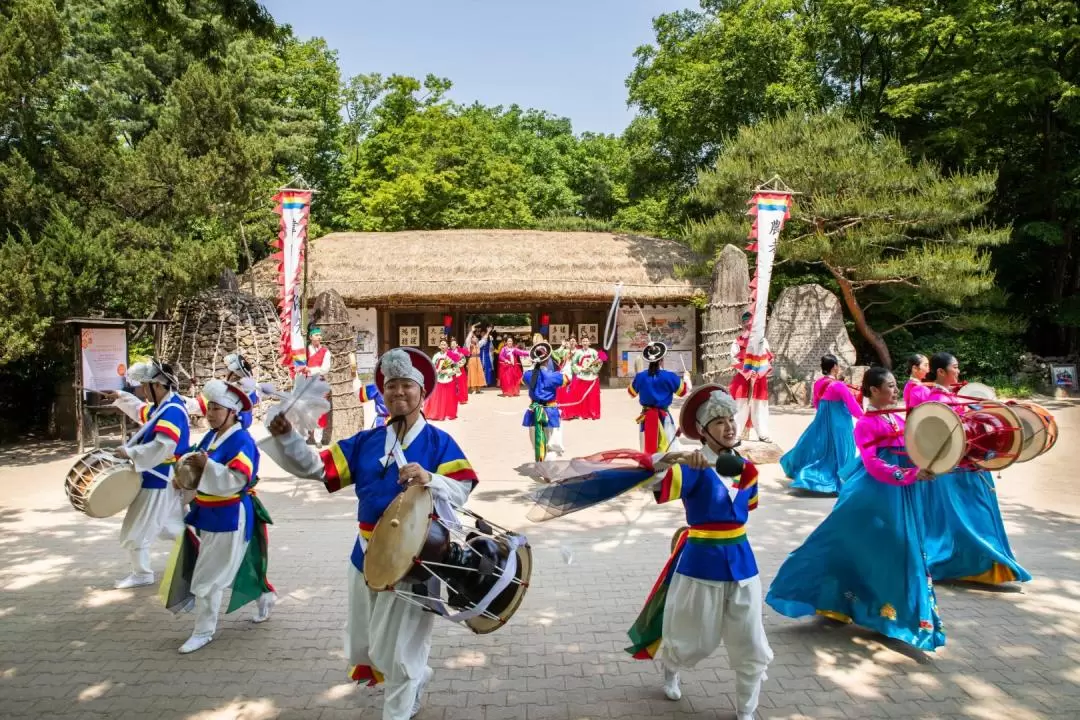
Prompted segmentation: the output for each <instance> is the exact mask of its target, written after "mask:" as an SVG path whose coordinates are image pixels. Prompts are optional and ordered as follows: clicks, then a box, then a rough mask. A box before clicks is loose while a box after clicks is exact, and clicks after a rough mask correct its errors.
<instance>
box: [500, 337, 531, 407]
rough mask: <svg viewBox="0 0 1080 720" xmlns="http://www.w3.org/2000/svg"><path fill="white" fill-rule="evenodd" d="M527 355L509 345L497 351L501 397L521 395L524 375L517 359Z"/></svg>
mask: <svg viewBox="0 0 1080 720" xmlns="http://www.w3.org/2000/svg"><path fill="white" fill-rule="evenodd" d="M528 354H529V353H527V352H525V351H524V350H519V349H517V348H516V347H514V346H513V345H509V344H507V345H503V349H502V350H500V351H499V389H500V390H501V391H502V392H501V394H502V395H503V396H505V397H517V396H518V395H519V394H520V393H521V378H522V377H523V376H524V374H525V373H524V372H523V371H522V369H521V361H520V360H519V359H518V358H522V357H525V356H527V355H528Z"/></svg>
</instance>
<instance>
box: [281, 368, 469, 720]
mask: <svg viewBox="0 0 1080 720" xmlns="http://www.w3.org/2000/svg"><path fill="white" fill-rule="evenodd" d="M375 384H376V385H377V386H378V388H379V390H380V392H382V394H383V397H384V398H385V400H386V405H387V408H388V409H389V411H390V415H391V420H390V423H389V425H387V426H386V427H381V428H375V429H373V430H364V431H361V432H360V433H357V434H356V435H354V436H352V437H350V438H348V439H346V440H342V441H340V442H338V443H335V444H333V445H331V446H330V447H329V448H328V449H326V450H324V451H323V452H322V453H320V454H316V453H315V452H314V451H313V450H312V449H311V448H310V447H309V446H307V445H305V444H304V442H303V439H302V438H301V437H300V436H299V435H298V434H297V433H296V432H295V431H294V430H293V429H292V427H291V425H290V424H289V422H288V421H287V420H286V419H285V417H284V416H283V415H280V414H279V415H276V416H275V417H274V418H273V419H272V420H271V422H270V424H269V429H270V432H271V435H272V437H271V438H268V439H267V440H265V441H263V443H262V447H263V449H264V451H265V452H266V453H267V454H268V455H270V456H271V457H272V458H274V460H275V461H276V462H277V463H278V464H279V465H281V467H282V468H283V469H285V470H286V471H287V472H291V473H293V474H294V475H298V476H301V477H307V478H312V479H316V480H320V481H322V482H323V483H324V484H325V485H326V489H327V490H328V491H330V492H337V491H338V490H341V489H342V488H345V487H348V486H352V487H353V488H354V490H355V491H356V496H357V499H358V500H359V502H358V505H357V518H358V520H359V526H360V534H359V535H358V536H357V539H356V542H355V544H354V545H353V550H352V562H351V565H350V567H349V571H348V587H349V614H348V620H347V623H346V629H345V655H346V658H347V659H348V662H349V664H350V666H351V668H350V671H349V677H350V678H351V679H353V680H356V681H367V682H368V684H369V685H374V684H376V683H378V682H380V681H383V680H385V682H386V693H385V696H384V700H383V714H382V716H383V720H406V719H407V718H410V717H412V716H413V715H415V714H416V713H417V712H419V710H420V703H421V699H422V696H423V691H424V687H425V686H426V685H427V683H428V681H429V680H430V679H431V676H432V675H433V671H432V670H431V668H429V667H428V664H427V662H428V655H429V653H430V651H431V632H432V624H433V621H434V617H435V615H434V614H433V613H430V612H426V611H425V610H423V609H421V608H420V607H418V606H416V605H413V604H411V603H409V602H407V601H406V600H403V599H401V598H400V597H398V596H397V595H395V594H394V593H391V592H375V591H373V590H371V589H369V588H368V587H367V584H366V583H365V582H364V575H363V569H364V551H365V548H366V547H367V538H368V537H370V535H371V532H372V531H373V530H374V528H375V524H376V523H377V522H378V521H379V518H380V517H381V516H382V514H383V512H384V511H385V510H386V508H387V507H388V506H389V505H390V503H391V502H392V501H393V500H394V498H395V497H397V495H398V493H400V492H402V490H403V489H404V487H405V486H407V485H425V486H427V487H429V488H431V490H432V491H433V492H434V493H436V494H437V495H441V496H443V497H445V498H446V499H447V500H449V501H450V502H451V503H452V504H454V505H459V506H461V505H464V504H465V501H466V500H467V499H468V497H469V493H470V492H472V489H473V487H474V486H475V484H476V473H475V472H474V471H473V469H472V466H471V465H470V464H469V461H468V460H467V459H466V458H465V455H464V454H463V453H462V452H461V449H460V448H459V447H458V445H457V443H456V442H454V440H453V438H451V437H450V435H449V434H447V433H446V432H445V431H443V430H440V429H438V428H436V427H435V426H434V425H430V424H428V423H427V422H426V421H425V420H424V418H423V417H422V415H421V408H422V407H423V404H424V397H425V395H426V394H427V393H430V392H431V391H432V390H433V389H434V386H435V368H434V367H433V366H432V364H431V360H430V359H428V357H427V356H426V355H424V354H423V353H422V352H420V351H418V350H413V349H412V348H409V349H408V350H405V349H400V348H399V349H394V350H390V351H389V352H387V353H386V354H384V355H383V356H382V358H380V360H379V366H378V368H377V370H376V372H375ZM395 463H397V467H394V465H395Z"/></svg>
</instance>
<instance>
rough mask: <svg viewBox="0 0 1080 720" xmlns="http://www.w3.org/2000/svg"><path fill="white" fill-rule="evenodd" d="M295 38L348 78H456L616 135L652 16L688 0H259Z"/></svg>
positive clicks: (475, 89) (474, 95)
mask: <svg viewBox="0 0 1080 720" xmlns="http://www.w3.org/2000/svg"><path fill="white" fill-rule="evenodd" d="M263 5H264V6H265V7H266V8H267V10H269V11H270V12H271V13H272V14H273V15H274V18H275V19H276V20H277V21H278V22H280V23H288V24H289V25H292V27H293V31H294V32H295V33H296V34H297V36H299V37H301V38H305V39H306V38H309V37H323V38H325V39H326V41H327V43H328V44H329V45H330V47H332V48H334V49H335V50H337V51H338V62H339V64H340V66H341V71H342V73H343V75H345V76H351V75H357V74H360V73H370V72H379V73H382V74H384V75H389V74H392V73H400V74H403V75H413V76H416V77H421V78H422V77H423V76H424V75H426V74H427V73H429V72H430V73H434V74H435V75H438V76H441V77H447V78H450V80H452V81H453V83H454V88H453V90H451V93H450V96H451V98H452V99H454V100H455V101H457V102H461V103H471V102H473V101H480V102H481V103H483V104H485V105H510V104H512V103H517V104H518V105H521V106H523V107H535V108H539V109H542V110H547V111H549V112H551V113H554V114H556V115H560V116H563V117H568V118H570V119H571V120H572V121H573V123H574V130H575V131H576V132H582V131H586V130H589V131H592V132H613V133H618V132H622V130H623V129H624V128H625V127H626V125H627V124H628V123H629V122H630V120H631V118H632V117H633V112H632V111H631V110H630V109H629V108H627V106H626V95H627V93H626V85H625V81H626V77H627V76H628V75H629V74H630V72H631V70H633V68H634V57H633V52H634V49H635V48H637V47H638V46H639V45H642V44H645V43H650V42H652V40H653V38H654V35H653V30H652V18H653V17H655V16H657V15H660V14H663V13H666V12H671V11H673V10H678V9H681V8H687V7H694V8H696V7H697V6H698V3H697V2H695V1H694V0H577V2H570V1H569V0H501V1H500V0H442V1H441V2H440V1H437V0H382V1H381V2H373V1H372V0H288V1H286V0H263Z"/></svg>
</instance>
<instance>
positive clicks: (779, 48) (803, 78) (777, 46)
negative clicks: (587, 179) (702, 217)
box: [626, 0, 828, 189]
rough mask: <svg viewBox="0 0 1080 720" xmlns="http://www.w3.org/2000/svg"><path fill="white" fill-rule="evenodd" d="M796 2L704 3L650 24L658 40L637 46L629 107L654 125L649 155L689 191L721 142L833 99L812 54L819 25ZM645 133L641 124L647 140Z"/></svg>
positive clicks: (705, 0) (725, 0) (714, 0)
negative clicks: (763, 122) (746, 128)
mask: <svg viewBox="0 0 1080 720" xmlns="http://www.w3.org/2000/svg"><path fill="white" fill-rule="evenodd" d="M801 7H802V6H801V4H800V3H798V2H794V0H755V1H754V2H732V1H731V0H702V2H701V11H700V12H697V11H692V10H681V11H678V12H674V13H669V14H666V15H661V16H660V17H658V18H656V19H655V20H654V21H653V27H654V30H655V32H656V44H655V45H644V46H642V47H640V48H638V49H637V51H636V53H635V55H636V57H637V66H636V67H635V68H634V71H633V73H632V74H631V75H630V77H629V78H628V79H627V81H626V85H627V88H628V89H629V102H630V104H631V105H634V106H636V107H637V108H638V109H639V112H640V116H641V117H644V118H650V119H655V123H656V124H655V128H654V129H653V130H654V132H653V133H652V134H653V136H654V145H653V155H654V156H655V158H656V161H658V162H659V164H660V167H663V168H665V169H666V170H667V172H668V177H667V178H665V179H666V180H668V181H670V182H674V183H676V184H677V186H681V187H682V188H683V189H685V188H686V187H688V186H690V185H691V184H692V183H693V181H694V179H695V174H696V172H697V170H698V169H699V168H700V167H701V166H702V165H703V164H708V163H709V162H710V161H711V160H712V158H714V157H715V156H716V153H717V152H718V151H719V148H720V141H721V139H722V138H723V137H724V136H725V135H726V134H728V133H732V132H734V131H735V130H736V129H737V128H739V127H741V126H743V125H749V124H752V123H755V122H758V121H760V120H763V119H765V118H769V117H773V116H775V115H778V114H782V113H784V112H787V111H789V110H794V109H814V108H818V107H821V105H822V104H823V103H824V102H826V101H827V99H828V97H827V93H826V89H827V86H826V83H825V81H824V78H823V75H822V72H821V71H820V70H819V68H818V65H817V60H816V57H815V55H814V53H813V44H812V43H813V38H814V37H815V32H816V30H815V27H814V23H813V22H811V21H809V20H808V16H807V15H805V14H804V13H802V12H800V10H801ZM641 129H642V128H636V130H638V132H637V133H636V134H637V135H638V136H639V137H640V136H641V134H642V133H641V132H640V130H641Z"/></svg>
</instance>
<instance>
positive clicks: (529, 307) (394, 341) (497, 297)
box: [254, 230, 708, 366]
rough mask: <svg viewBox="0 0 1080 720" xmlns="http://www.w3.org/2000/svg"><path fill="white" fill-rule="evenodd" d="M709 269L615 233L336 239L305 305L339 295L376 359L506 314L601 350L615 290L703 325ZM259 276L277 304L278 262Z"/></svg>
mask: <svg viewBox="0 0 1080 720" xmlns="http://www.w3.org/2000/svg"><path fill="white" fill-rule="evenodd" d="M703 265H704V258H702V257H700V256H698V255H696V254H695V253H694V252H692V251H691V250H690V249H689V248H687V247H686V246H685V245H681V244H679V243H677V242H674V241H672V240H661V239H656V238H647V237H641V236H636V235H625V234H615V233H593V232H548V231H537V230H439V231H408V232H397V233H333V234H330V235H327V236H325V237H322V238H319V239H317V240H314V241H312V243H311V247H310V249H309V252H308V297H309V298H312V297H314V296H316V295H318V294H319V293H320V292H323V291H325V290H330V289H333V290H335V291H337V292H338V293H339V294H340V295H341V297H342V298H343V299H344V301H345V303H346V305H348V306H349V307H350V308H351V309H353V310H354V311H355V313H356V315H355V317H354V320H355V323H354V325H355V326H356V327H357V329H358V330H364V329H366V330H368V331H373V332H374V335H375V337H376V338H377V345H378V352H384V351H385V350H388V349H390V348H392V347H398V346H401V345H415V346H418V347H420V348H422V349H424V350H425V351H433V350H434V346H433V344H432V341H434V343H437V338H438V337H439V336H440V335H441V334H442V328H444V327H445V326H446V325H449V326H450V327H451V332H452V333H453V334H454V335H456V336H457V337H458V338H459V340H464V336H465V334H466V333H467V332H468V323H469V321H470V318H472V317H475V316H479V315H493V314H503V313H521V314H527V315H528V316H529V318H530V320H531V323H532V329H533V331H542V330H543V328H544V327H545V326H546V327H547V328H548V332H547V335H548V337H549V339H551V340H552V341H554V342H559V341H561V339H562V335H563V334H564V333H568V334H570V335H575V336H576V335H580V334H581V333H583V332H584V333H595V334H596V335H598V336H599V338H594V342H595V340H596V339H600V340H602V339H603V334H604V327H605V321H606V320H607V315H608V310H609V308H610V306H611V303H612V300H613V298H614V296H615V286H616V283H619V282H621V283H622V298H623V300H624V307H626V306H629V307H637V306H641V307H642V308H646V309H650V308H651V309H657V308H665V307H667V308H682V309H684V310H685V311H686V313H688V314H689V316H690V318H691V319H692V320H693V319H696V311H695V310H694V303H695V301H698V303H699V304H700V299H704V298H705V296H706V292H707V289H708V279H707V278H701V277H692V276H691V274H692V273H693V272H695V271H696V270H699V269H700V268H702V267H703ZM254 274H255V281H256V287H257V292H258V294H260V295H263V296H264V297H268V298H273V297H276V293H277V282H278V278H277V265H276V262H275V261H274V260H272V259H267V260H263V261H262V262H260V263H258V264H257V265H256V266H255V268H254ZM634 303H636V304H637V305H634ZM372 326H374V327H372ZM615 353H616V348H615V347H614V346H613V347H612V349H611V354H612V355H615ZM613 359H614V358H613ZM611 365H612V366H615V365H616V363H611Z"/></svg>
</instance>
